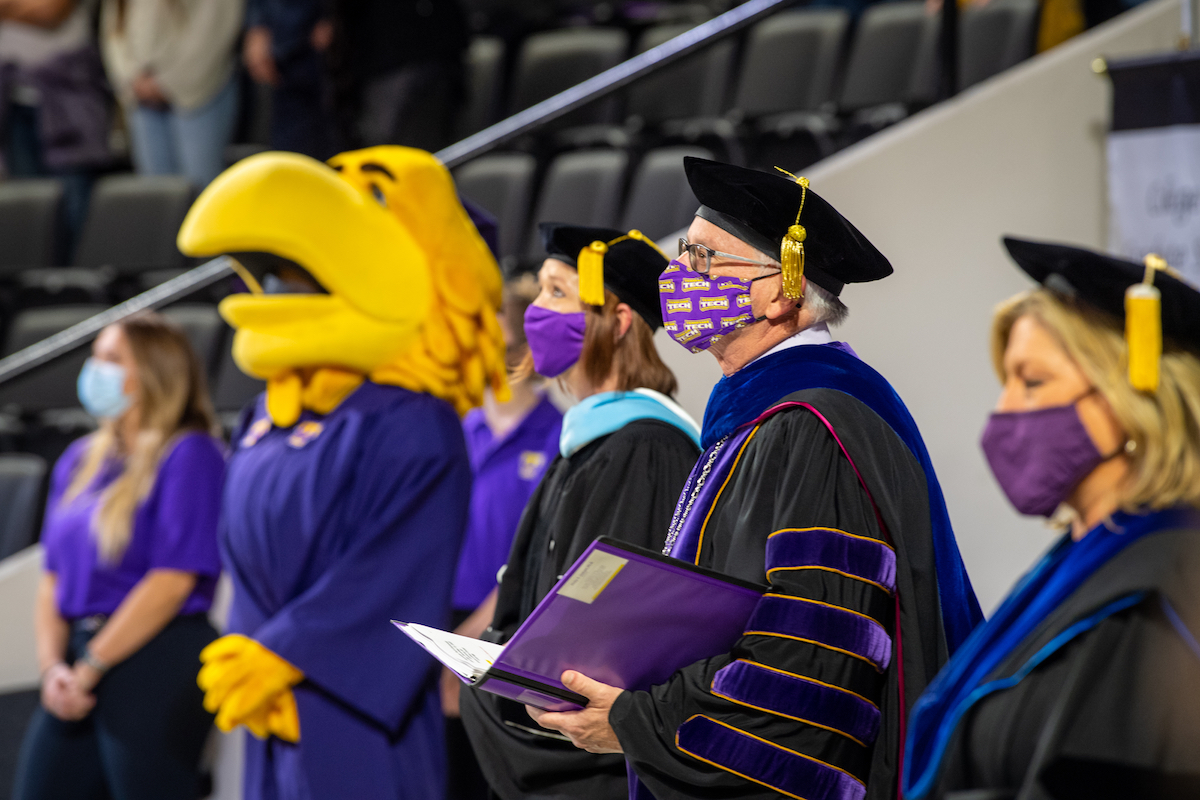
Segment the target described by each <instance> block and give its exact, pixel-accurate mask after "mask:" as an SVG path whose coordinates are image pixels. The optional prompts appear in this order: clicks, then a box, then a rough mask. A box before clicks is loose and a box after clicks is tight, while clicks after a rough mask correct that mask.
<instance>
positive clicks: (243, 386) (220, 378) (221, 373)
mask: <svg viewBox="0 0 1200 800" xmlns="http://www.w3.org/2000/svg"><path fill="white" fill-rule="evenodd" d="M226 330H227V333H228V335H227V336H226V337H225V341H224V346H223V347H222V348H221V352H220V363H218V364H217V377H216V379H215V380H214V381H213V385H212V399H213V406H215V407H216V409H217V411H218V413H221V414H222V418H225V417H228V416H230V415H233V416H236V414H237V412H238V411H241V410H242V408H243V407H244V406H245V405H246V404H247V403H249V402H250V401H251V400H253V399H254V398H255V397H256V396H257V395H258V393H259V392H261V391H263V390H264V389H265V388H266V383H264V382H263V381H260V380H258V379H256V378H251V377H250V376H249V375H247V374H246V373H244V372H242V371H241V370H240V369H238V365H237V364H236V363H234V361H233V346H232V345H233V330H232V329H228V328H227V329H226Z"/></svg>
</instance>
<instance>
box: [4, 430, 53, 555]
mask: <svg viewBox="0 0 1200 800" xmlns="http://www.w3.org/2000/svg"><path fill="white" fill-rule="evenodd" d="M45 478H46V461H45V459H43V458H41V457H40V456H35V455H30V454H28V453H5V454H3V455H0V508H3V509H4V514H2V515H0V559H4V558H8V557H9V556H11V555H12V554H13V553H18V552H20V551H21V550H24V549H25V548H26V547H28V546H29V545H31V544H33V543H34V541H35V540H36V539H37V523H38V518H39V517H40V516H41V510H42V509H41V506H42V485H43V482H44V480H45Z"/></svg>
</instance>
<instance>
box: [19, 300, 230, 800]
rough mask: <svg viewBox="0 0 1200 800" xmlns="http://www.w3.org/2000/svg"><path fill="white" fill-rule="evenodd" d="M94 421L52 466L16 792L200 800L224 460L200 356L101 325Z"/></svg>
mask: <svg viewBox="0 0 1200 800" xmlns="http://www.w3.org/2000/svg"><path fill="white" fill-rule="evenodd" d="M79 396H80V400H81V401H82V403H83V405H84V408H86V409H87V410H88V411H89V412H90V413H92V414H93V415H94V416H96V417H98V418H99V420H100V428H99V430H98V431H97V432H96V433H94V434H91V435H90V436H87V437H85V438H83V439H81V440H79V441H77V442H75V443H74V444H72V445H71V446H70V447H69V448H68V449H67V451H66V452H65V453H64V454H63V456H62V457H61V458H60V459H59V461H58V463H57V464H56V465H55V468H54V473H53V476H52V479H51V486H50V496H49V500H48V502H47V508H46V521H45V527H44V529H43V532H42V542H43V544H44V546H45V551H46V564H45V573H44V574H43V576H42V581H41V585H40V586H39V588H38V595H37V604H36V612H35V619H34V630H35V634H36V640H37V657H38V662H39V665H40V667H41V671H42V706H41V708H40V709H39V710H38V711H37V712H36V714H35V716H34V719H33V721H32V722H31V724H30V728H29V731H28V732H27V734H26V737H25V743H24V745H23V747H22V751H21V757H20V763H19V766H18V769H17V777H16V785H15V789H14V793H13V797H14V798H17V799H18V800H42V799H44V800H51V799H52V798H91V797H97V798H99V797H104V798H109V797H111V798H113V800H129V799H133V798H146V799H147V800H150V798H155V799H160V800H166V799H167V798H181V799H182V798H188V799H189V800H190V799H191V798H196V797H199V796H200V783H199V780H200V775H199V759H200V751H201V749H202V747H203V745H204V740H205V738H206V736H207V734H208V731H209V728H210V727H211V725H212V716H211V715H210V714H208V713H207V712H206V711H205V710H204V708H203V706H202V705H201V702H202V695H201V692H200V689H199V688H198V687H197V686H196V667H197V664H199V657H200V651H201V650H202V649H203V648H204V646H205V645H207V644H208V643H209V642H211V641H212V640H213V639H215V638H216V631H214V630H213V628H212V626H211V625H210V624H209V622H208V618H207V612H208V609H209V606H210V605H211V603H212V597H213V590H214V588H215V586H216V581H217V577H218V575H219V573H220V558H219V555H218V552H217V514H218V509H219V506H220V494H221V483H222V480H223V477H224V471H225V461H224V457H223V455H222V452H221V447H220V445H219V444H218V441H217V440H216V439H215V438H214V434H215V433H216V431H217V427H216V424H215V421H214V416H213V411H212V406H211V403H210V402H209V399H208V395H207V393H206V390H205V385H204V376H203V373H202V372H201V369H200V365H199V361H198V360H197V358H196V355H195V353H193V352H192V349H191V347H190V346H189V345H188V342H187V339H186V338H185V337H184V335H183V333H182V332H181V331H180V330H179V329H178V328H177V327H175V326H174V325H173V324H171V323H169V322H168V321H167V320H166V319H165V318H163V317H162V316H160V315H158V314H153V313H146V314H140V315H137V316H134V317H130V318H129V319H127V320H125V321H123V322H120V323H116V324H114V325H110V326H109V327H107V328H105V329H104V330H103V331H101V332H100V335H99V336H98V337H96V341H95V344H94V345H93V347H92V357H91V358H90V359H88V361H87V363H86V364H85V366H84V368H83V371H82V372H81V373H80V376H79Z"/></svg>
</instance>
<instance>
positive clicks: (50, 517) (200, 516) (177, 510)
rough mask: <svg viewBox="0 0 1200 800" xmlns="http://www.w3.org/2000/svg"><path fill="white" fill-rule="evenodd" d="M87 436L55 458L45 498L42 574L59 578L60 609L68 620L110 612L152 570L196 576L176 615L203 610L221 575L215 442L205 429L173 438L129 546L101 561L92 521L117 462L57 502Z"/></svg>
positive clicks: (221, 459) (219, 458) (221, 473)
mask: <svg viewBox="0 0 1200 800" xmlns="http://www.w3.org/2000/svg"><path fill="white" fill-rule="evenodd" d="M87 441H88V437H84V438H83V439H79V440H77V441H75V442H73V443H72V444H71V446H70V447H68V448H67V450H66V452H65V453H63V454H62V457H61V458H59V459H58V463H57V464H55V465H54V474H53V475H52V476H51V478H50V496H49V498H48V500H47V502H46V522H45V524H44V526H43V527H42V545H43V546H44V547H45V550H46V567H45V569H46V571H47V572H53V573H55V574H56V575H57V576H58V598H57V599H58V611H59V613H60V614H62V616H63V618H64V619H68V620H72V619H78V618H79V617H87V616H91V615H92V614H112V613H113V612H114V611H116V609H117V606H119V605H120V604H121V601H122V600H124V599H125V596H126V595H127V594H129V591H130V590H131V589H132V588H133V587H134V586H135V585H136V584H137V583H138V581H140V580H141V579H142V578H143V577H144V576H145V575H146V573H147V572H149V571H150V570H152V569H175V570H181V571H183V572H192V573H195V574H196V576H197V581H196V588H195V589H194V590H193V591H192V594H191V595H190V596H189V597H188V599H187V600H186V601H184V604H183V607H182V608H181V609H180V610H179V613H180V614H196V613H201V612H205V611H208V609H209V607H210V606H211V605H212V598H213V591H214V590H215V589H216V585H217V577H218V576H219V575H220V574H221V557H220V554H219V552H218V550H217V518H218V514H219V512H220V508H221V485H222V482H223V480H224V477H225V456H224V455H223V454H222V450H221V447H220V445H219V444H218V443H217V441H216V440H215V439H213V438H212V437H211V436H209V435H208V434H206V433H187V434H184V435H183V436H182V437H181V438H180V439H179V441H178V442H176V444H175V446H174V447H173V448H172V449H171V451H170V452H169V453H167V455H166V457H165V458H164V459H163V460H162V463H161V464H160V465H159V468H158V475H157V477H156V478H155V480H154V486H153V488H152V489H151V490H150V495H149V496H148V497H147V498H146V500H145V501H144V502H143V503H142V504H141V506H139V508H138V510H137V511H136V512H135V513H134V521H133V535H132V537H131V538H130V540H129V546H128V548H126V550H125V553H124V555H123V556H122V557H121V560H120V561H119V562H117V563H115V564H109V563H106V562H104V561H102V560H100V557H99V553H98V551H97V549H96V541H95V536H94V534H93V533H92V524H91V521H92V517H93V515H94V514H95V512H96V509H97V506H98V505H99V503H100V494H101V493H102V492H103V491H104V489H105V488H107V487H108V485H109V484H111V483H112V482H113V481H114V480H116V479H117V477H118V476H120V474H121V464H120V463H119V462H116V461H110V462H109V463H108V464H106V465H105V466H104V467H103V468H101V470H100V474H99V475H98V476H97V478H96V480H95V481H93V483H92V485H91V486H89V487H88V488H87V489H85V490H84V491H83V492H82V493H80V494H79V495H77V496H76V497H75V498H74V499H73V500H71V502H69V503H63V502H62V498H63V494H64V493H65V492H66V490H67V486H69V485H70V483H71V476H72V475H73V474H74V472H75V469H76V467H77V466H78V465H79V463H80V461H81V459H82V458H83V454H84V452H85V451H86V449H87Z"/></svg>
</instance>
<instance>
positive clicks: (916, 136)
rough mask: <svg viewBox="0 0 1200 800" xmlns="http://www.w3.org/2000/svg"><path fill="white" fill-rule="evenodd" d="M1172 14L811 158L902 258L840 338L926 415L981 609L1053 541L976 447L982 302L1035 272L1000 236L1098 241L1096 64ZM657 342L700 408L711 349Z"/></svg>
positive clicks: (1170, 34)
mask: <svg viewBox="0 0 1200 800" xmlns="http://www.w3.org/2000/svg"><path fill="white" fill-rule="evenodd" d="M1179 18H1180V11H1179V1H1178V0H1155V1H1154V2H1152V3H1147V4H1146V5H1144V6H1142V7H1140V8H1138V9H1136V10H1134V11H1133V12H1131V13H1129V14H1126V15H1123V16H1122V17H1120V18H1119V19H1117V20H1114V21H1112V22H1110V23H1108V24H1107V25H1104V26H1101V27H1099V28H1096V29H1094V30H1092V31H1090V32H1089V33H1087V34H1085V35H1083V36H1079V37H1077V38H1076V39H1073V40H1071V41H1070V42H1067V43H1066V44H1064V45H1061V46H1059V47H1058V48H1056V49H1054V50H1052V51H1050V52H1048V53H1044V54H1042V55H1040V56H1038V57H1036V58H1034V59H1031V60H1030V61H1028V62H1026V63H1024V64H1022V65H1021V66H1019V67H1017V68H1016V69H1013V70H1010V71H1009V72H1007V73H1005V74H1003V75H1000V76H998V77H997V78H995V79H993V80H991V81H988V82H986V83H984V84H981V85H979V86H977V87H975V88H974V89H971V90H969V91H967V92H965V93H964V94H962V95H961V96H959V97H958V98H956V99H955V100H954V101H952V102H949V103H945V104H942V105H941V106H939V107H937V108H934V109H930V110H929V111H926V112H924V113H922V114H918V115H917V116H915V117H913V118H912V119H910V120H907V121H906V122H904V123H902V124H900V125H897V126H895V127H894V128H891V129H890V130H888V131H886V132H884V133H883V134H880V135H878V136H875V137H873V138H872V139H870V140H868V141H866V142H863V143H862V144H860V145H858V146H855V147H852V148H849V149H847V150H845V151H843V152H841V153H839V154H837V155H836V156H834V157H832V158H830V159H827V160H826V161H823V162H822V163H820V164H819V165H816V166H814V167H813V168H810V169H808V170H806V171H805V174H806V175H807V177H808V178H809V179H810V180H811V182H812V187H813V189H814V190H816V191H817V192H819V193H820V194H821V196H822V197H824V198H826V199H827V200H829V201H830V202H831V203H833V205H834V206H836V207H837V208H838V209H839V210H840V211H841V212H842V213H843V214H844V215H845V216H846V217H847V218H848V219H850V220H851V221H852V222H854V224H855V225H856V226H858V227H859V228H860V229H861V230H862V232H863V233H864V234H865V235H866V236H867V237H868V238H869V239H870V240H871V241H872V242H874V243H875V245H876V246H878V247H879V249H880V250H882V251H883V253H884V254H886V255H887V256H888V258H889V259H891V262H892V265H893V266H894V267H895V269H896V273H895V274H894V275H893V276H892V277H890V278H888V279H887V280H885V281H882V282H879V283H875V284H866V285H860V286H851V287H848V288H847V289H846V290H845V292H844V293H843V295H842V297H843V299H844V300H845V301H846V303H847V305H849V307H850V310H851V314H850V320H849V321H848V322H847V323H846V325H845V326H844V328H843V329H842V331H841V333H840V334H839V337H840V338H844V339H846V340H847V341H849V342H850V343H851V344H852V345H853V346H854V348H855V350H857V352H858V353H859V354H860V355H861V356H862V357H863V358H864V359H866V360H867V361H868V362H869V363H870V364H872V365H873V366H874V367H875V368H876V369H878V370H879V371H880V372H882V373H883V374H884V375H885V376H887V378H888V379H889V380H891V382H892V383H893V385H894V386H895V387H896V389H897V391H898V392H899V393H900V395H901V396H902V397H903V398H904V399H905V401H906V402H907V404H908V406H909V408H910V409H911V411H912V413H913V416H914V417H915V418H916V420H917V423H918V424H919V425H920V427H921V430H922V432H923V433H924V435H925V441H926V443H927V445H928V446H929V450H930V454H931V456H932V458H933V462H934V466H935V467H936V469H937V472H938V475H939V478H940V480H941V483H942V487H943V489H944V491H945V493H946V500H947V503H948V504H949V507H950V516H951V519H952V521H953V523H954V527H955V530H956V531H957V533H958V538H959V543H960V546H961V548H962V551H963V556H964V558H965V560H966V563H967V568H968V570H969V571H970V573H971V576H972V579H973V580H974V582H975V587H976V590H977V592H978V594H979V598H980V601H981V602H982V603H983V606H984V609H985V611H990V610H991V609H992V608H994V606H995V605H996V603H997V602H999V600H1000V599H1001V597H1002V596H1003V594H1004V592H1005V591H1006V590H1007V589H1008V587H1009V586H1011V585H1012V583H1013V582H1014V580H1015V579H1016V578H1017V576H1018V575H1019V574H1020V573H1021V572H1022V571H1024V569H1025V568H1026V567H1027V566H1028V565H1029V564H1030V562H1032V561H1033V560H1034V559H1035V558H1036V557H1037V555H1038V554H1039V553H1040V552H1041V551H1042V550H1043V549H1044V548H1045V547H1046V546H1047V545H1048V544H1049V542H1050V540H1051V535H1050V533H1049V532H1048V531H1047V529H1046V528H1045V527H1044V526H1043V525H1042V524H1041V523H1040V522H1038V521H1035V520H1029V519H1024V518H1021V517H1019V516H1017V514H1016V513H1015V512H1013V511H1012V510H1011V509H1010V507H1009V506H1008V503H1007V502H1006V501H1005V499H1004V497H1003V495H1002V494H1001V493H1000V491H999V489H998V488H997V487H996V485H995V483H994V481H993V480H992V477H991V474H990V472H989V471H988V468H987V465H986V464H985V462H984V460H983V457H982V455H981V454H980V451H979V447H978V440H979V435H980V433H981V431H982V429H983V425H984V423H985V421H986V418H987V415H988V412H989V410H990V409H991V407H992V405H993V404H994V403H995V400H996V396H997V393H998V385H997V382H996V378H995V376H994V374H993V373H992V371H991V366H990V363H989V358H988V349H987V335H988V327H989V322H990V312H991V309H992V308H993V307H994V306H995V305H996V304H997V303H998V302H1000V301H1001V300H1003V299H1005V298H1007V297H1009V296H1010V295H1012V294H1015V293H1016V292H1018V291H1020V290H1022V289H1024V288H1026V287H1027V286H1028V285H1029V282H1028V281H1027V280H1026V279H1025V278H1024V277H1023V274H1022V273H1020V272H1019V271H1018V270H1017V269H1016V267H1015V266H1013V265H1012V264H1011V262H1009V260H1008V259H1007V257H1006V256H1005V254H1004V251H1003V248H1002V247H1001V245H1000V236H1001V234H1004V233H1012V234H1017V235H1022V236H1027V237H1030V238H1046V239H1059V240H1063V241H1068V242H1075V243H1079V244H1082V245H1085V246H1091V247H1096V248H1103V247H1104V246H1105V242H1106V232H1105V220H1106V216H1107V212H1106V200H1105V197H1106V189H1105V163H1104V135H1105V132H1106V129H1107V126H1108V118H1109V95H1110V84H1109V82H1108V80H1107V78H1105V77H1103V76H1098V75H1096V74H1095V73H1093V71H1092V69H1091V62H1092V60H1093V59H1094V58H1096V57H1097V56H1105V57H1110V56H1128V55H1137V54H1145V53H1150V52H1155V51H1163V50H1167V49H1170V48H1171V47H1173V46H1174V44H1175V42H1176V40H1177V39H1178V35H1179ZM810 235H812V236H814V237H819V236H820V232H819V231H810ZM661 345H662V346H661V348H660V350H661V351H662V352H663V354H664V356H665V357H666V358H667V359H669V361H668V363H669V364H670V366H672V368H674V369H675V370H676V374H677V375H678V376H679V378H680V383H681V385H682V391H681V399H682V402H683V404H684V405H685V407H687V408H688V410H689V411H691V412H692V413H694V414H696V415H697V418H699V415H700V414H702V413H703V409H704V402H705V401H706V399H707V397H708V393H709V391H710V389H711V387H712V385H713V383H714V382H715V381H716V380H717V379H718V378H719V377H720V373H719V371H718V370H717V369H716V365H715V362H714V360H713V359H712V358H711V357H710V356H707V355H704V356H689V355H688V354H686V353H685V352H684V351H683V349H682V348H680V347H679V346H678V345H676V344H674V342H672V341H671V340H670V339H668V338H666V337H665V336H663V337H662V338H661Z"/></svg>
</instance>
